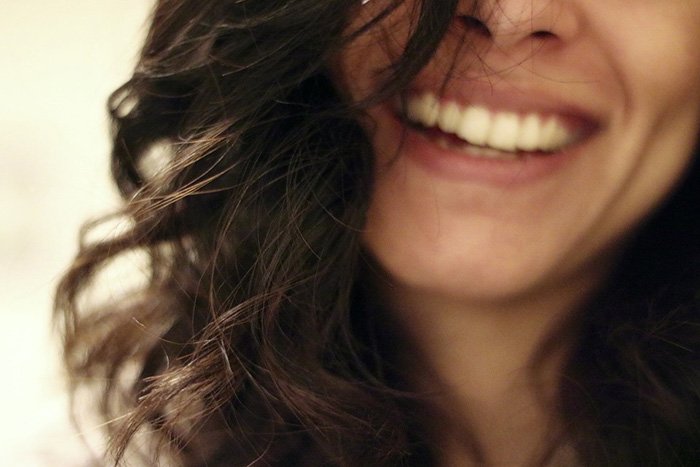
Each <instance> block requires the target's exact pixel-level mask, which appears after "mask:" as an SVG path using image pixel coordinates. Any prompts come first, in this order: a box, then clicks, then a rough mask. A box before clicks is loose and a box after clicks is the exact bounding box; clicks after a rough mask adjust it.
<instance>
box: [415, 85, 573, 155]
mask: <svg viewBox="0 0 700 467" xmlns="http://www.w3.org/2000/svg"><path fill="white" fill-rule="evenodd" d="M406 114H407V117H408V119H409V120H411V121H413V122H415V123H420V124H421V125H423V126H426V127H429V128H432V127H435V126H437V127H439V128H440V129H441V130H442V131H444V132H446V133H451V134H454V135H456V136H458V137H459V138H461V139H463V140H465V141H467V142H468V143H470V144H473V145H476V146H488V147H491V148H494V149H498V150H501V151H513V152H514V151H555V150H558V149H560V148H562V147H564V146H566V145H568V144H571V143H572V142H573V141H574V140H575V138H576V136H575V135H574V133H573V132H572V131H570V130H569V129H568V128H567V127H566V126H565V125H564V124H563V122H562V121H561V120H560V119H559V118H557V117H549V118H544V117H542V116H541V115H538V114H535V113H529V114H524V115H519V114H517V113H514V112H494V111H491V110H489V109H487V108H486V107H482V106H476V105H467V106H461V105H459V104H457V103H456V102H441V101H440V100H439V99H438V98H437V97H436V96H435V95H434V94H432V93H425V94H423V95H416V96H410V97H409V98H408V102H407V107H406Z"/></svg>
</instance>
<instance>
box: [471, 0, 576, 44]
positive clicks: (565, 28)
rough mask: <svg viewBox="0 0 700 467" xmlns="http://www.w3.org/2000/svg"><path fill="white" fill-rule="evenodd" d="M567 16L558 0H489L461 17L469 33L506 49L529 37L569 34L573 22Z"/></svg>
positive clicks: (544, 38)
mask: <svg viewBox="0 0 700 467" xmlns="http://www.w3.org/2000/svg"><path fill="white" fill-rule="evenodd" d="M569 16H571V15H568V14H564V12H563V11H562V8H561V3H560V2H559V1H557V0H492V1H485V2H482V3H481V4H480V7H479V8H478V9H476V10H470V11H469V12H468V13H467V12H465V14H463V15H462V16H461V17H460V19H461V21H462V24H463V25H464V26H465V27H466V28H467V29H468V30H469V31H470V32H471V33H472V34H474V35H476V36H478V37H482V38H488V39H489V41H490V42H492V43H493V44H495V45H497V46H499V48H502V49H509V48H512V47H514V46H516V45H517V44H520V43H522V42H528V41H530V40H538V41H541V40H556V39H563V38H565V37H567V36H570V34H571V32H572V31H573V29H575V24H574V23H575V21H574V18H569Z"/></svg>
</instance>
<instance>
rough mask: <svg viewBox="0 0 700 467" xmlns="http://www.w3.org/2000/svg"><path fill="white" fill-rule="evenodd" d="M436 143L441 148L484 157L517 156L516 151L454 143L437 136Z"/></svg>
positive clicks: (504, 157)
mask: <svg viewBox="0 0 700 467" xmlns="http://www.w3.org/2000/svg"><path fill="white" fill-rule="evenodd" d="M437 145H438V146H439V147H441V148H442V149H449V150H455V149H456V150H458V151H459V152H463V153H465V154H467V155H469V156H472V157H480V158H484V159H507V160H513V159H517V158H518V153H517V152H506V151H501V150H499V149H494V148H489V147H485V146H474V145H473V144H469V143H465V144H459V145H458V144H454V143H452V142H450V141H448V140H447V138H443V137H441V138H438V139H437Z"/></svg>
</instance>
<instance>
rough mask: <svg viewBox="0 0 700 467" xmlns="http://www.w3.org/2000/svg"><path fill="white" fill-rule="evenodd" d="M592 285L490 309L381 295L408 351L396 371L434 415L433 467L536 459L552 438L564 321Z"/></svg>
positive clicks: (419, 295) (402, 293)
mask: <svg viewBox="0 0 700 467" xmlns="http://www.w3.org/2000/svg"><path fill="white" fill-rule="evenodd" d="M595 284H597V281H596V282H592V281H591V282H589V283H571V284H569V285H568V286H567V287H563V288H556V289H549V290H547V291H546V293H539V294H532V295H529V296H527V297H520V298H519V299H517V300H508V301H501V302H491V303H486V302H483V301H482V302H470V301H467V300H450V299H445V298H444V297H441V296H438V295H436V294H431V293H427V292H422V291H415V290H405V289H402V288H401V287H393V288H391V289H390V290H385V291H384V294H383V295H384V297H383V299H384V301H385V302H386V304H387V305H388V307H387V308H388V309H389V310H391V312H392V315H393V317H394V319H396V320H397V322H398V325H399V329H401V330H402V332H403V333H404V334H405V339H406V341H407V343H408V344H409V347H410V349H411V351H409V352H406V354H405V355H404V356H403V358H405V359H406V360H407V361H406V363H407V365H406V366H404V368H410V369H411V376H410V380H411V382H412V384H414V385H415V386H416V387H417V388H418V390H419V391H420V392H422V393H424V394H425V395H426V398H427V400H428V403H429V405H430V406H431V407H430V408H431V409H432V410H434V411H435V412H436V413H438V414H439V417H436V419H439V420H440V426H436V427H435V429H434V430H433V433H434V436H435V439H436V440H439V441H437V444H438V448H439V450H440V452H441V457H442V458H441V460H440V465H446V466H448V465H469V462H473V461H474V457H475V453H476V457H477V460H478V461H479V462H480V465H483V464H484V463H486V464H498V465H526V464H528V462H530V461H532V460H533V458H537V457H539V456H542V455H543V451H542V450H541V448H543V447H545V446H546V445H547V444H548V441H551V439H552V437H553V436H556V432H557V426H558V420H557V410H556V404H557V402H556V391H557V388H558V382H559V376H560V374H561V370H562V367H563V364H564V362H565V360H566V355H567V353H568V351H569V350H570V348H571V345H572V344H573V337H572V335H571V333H565V332H564V330H565V329H566V328H567V327H566V326H565V323H566V322H567V320H568V319H570V318H572V316H573V313H574V311H575V310H576V309H578V308H579V307H580V306H581V305H582V303H583V302H584V301H585V300H586V299H587V297H588V296H589V293H590V291H591V290H592V289H593V288H594V287H593V286H594V285H595ZM569 327H570V326H569ZM555 336H556V339H555ZM552 344H554V345H552ZM409 362H410V363H409ZM416 362H420V364H417V363H416ZM465 433H468V435H463V434H465ZM466 439H468V440H470V441H469V442H465V440H466ZM468 459H471V461H468Z"/></svg>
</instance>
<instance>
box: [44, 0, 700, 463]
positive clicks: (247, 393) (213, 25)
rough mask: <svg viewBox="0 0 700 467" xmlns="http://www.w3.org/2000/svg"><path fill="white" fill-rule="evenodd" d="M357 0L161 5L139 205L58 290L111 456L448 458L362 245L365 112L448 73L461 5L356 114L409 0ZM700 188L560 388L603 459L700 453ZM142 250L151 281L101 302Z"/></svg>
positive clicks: (627, 279) (126, 119)
mask: <svg viewBox="0 0 700 467" xmlns="http://www.w3.org/2000/svg"><path fill="white" fill-rule="evenodd" d="M359 3H360V2H359V0H358V1H347V0H323V1H318V0H199V1H197V2H194V1H189V0H160V1H158V2H157V5H156V8H155V10H154V13H153V17H152V23H151V29H150V32H149V35H148V38H147V40H146V44H145V47H144V48H143V51H142V53H141V57H140V60H139V63H138V65H137V67H136V70H135V72H134V74H133V77H132V78H131V79H130V80H129V81H128V82H127V83H126V84H125V85H123V86H122V87H121V88H120V89H118V90H117V91H116V92H115V93H114V94H113V95H112V97H111V99H110V102H109V109H110V112H111V116H112V119H113V135H114V146H113V153H112V171H113V175H114V179H115V180H116V184H117V186H118V187H119V190H120V192H121V195H122V197H123V199H124V204H123V209H122V210H121V211H120V212H119V213H118V214H116V215H115V216H112V217H110V218H109V219H107V220H103V221H102V222H97V223H93V224H91V225H90V226H88V229H87V230H86V231H85V233H84V236H83V240H82V242H81V248H80V251H79V253H78V255H77V258H76V259H75V261H74V262H73V264H72V266H71V268H70V270H69V271H68V272H67V273H66V275H65V276H64V278H63V280H62V282H61V283H60V285H59V288H58V291H57V298H56V319H57V322H59V324H60V325H61V330H62V333H63V335H64V345H65V361H66V364H67V367H68V370H69V372H70V374H71V375H72V376H73V379H72V383H73V385H74V388H73V389H74V390H77V389H78V388H80V387H83V386H85V387H87V388H89V389H91V390H94V391H97V392H98V393H99V394H100V404H99V408H100V413H101V414H102V416H103V417H104V418H105V420H106V421H107V423H106V425H105V426H106V427H107V429H108V431H109V439H110V449H109V455H108V457H107V459H111V460H110V462H114V463H120V462H121V461H123V460H125V459H126V458H127V456H129V455H131V453H139V452H140V455H141V456H143V461H144V462H145V463H147V464H156V463H158V462H165V461H167V462H172V463H174V464H176V465H187V466H205V465H206V466H217V465H221V466H223V465H226V466H233V465H236V466H247V465H260V466H275V465H278V466H321V465H328V466H331V465H337V466H389V465H406V466H410V465H420V466H426V465H430V464H431V462H432V459H433V457H432V451H433V447H432V444H431V442H430V437H429V435H428V433H427V430H426V429H425V428H424V427H425V425H426V417H428V416H429V415H428V412H427V409H425V407H423V405H422V404H421V401H420V398H419V397H417V396H415V395H412V394H411V391H410V387H408V385H406V384H405V382H404V381H403V378H401V369H400V368H397V365H396V364H395V361H394V358H393V354H394V347H395V346H397V345H399V344H400V341H401V340H400V337H399V336H397V335H395V334H394V333H393V332H392V326H391V325H390V323H389V320H388V318H386V317H385V316H384V315H383V314H382V312H381V310H380V309H379V307H378V305H377V304H376V301H375V300H374V299H373V294H372V287H371V282H372V281H371V277H373V275H372V272H371V271H372V264H371V261H370V260H368V259H367V258H366V256H365V255H364V254H363V251H362V248H361V245H360V242H359V234H360V232H361V230H362V228H363V224H364V214H365V208H366V206H367V203H368V196H369V193H371V188H372V164H373V161H372V157H373V156H372V149H371V145H370V143H369V140H368V137H367V135H366V131H365V130H363V129H362V128H361V127H360V126H359V124H358V119H359V118H360V117H361V116H362V115H363V109H365V108H367V106H369V105H371V103H372V102H377V101H379V100H381V99H384V98H386V97H388V96H391V95H393V94H395V93H397V92H399V91H400V90H401V89H402V88H403V87H404V86H405V85H406V84H407V83H409V82H410V81H411V80H412V78H413V77H414V76H415V74H416V73H417V72H418V71H419V70H420V69H421V68H422V67H423V66H424V65H425V64H426V63H427V61H428V60H429V59H430V57H431V56H432V54H433V53H434V51H435V49H436V47H437V45H438V44H439V43H440V41H441V40H442V37H443V35H444V34H445V32H446V30H447V28H448V26H449V24H450V23H451V22H452V21H453V18H454V15H455V9H456V5H457V3H458V2H457V0H440V2H439V3H438V2H436V1H429V0H424V1H417V2H416V4H415V7H414V8H412V10H411V14H412V15H413V17H414V21H413V22H412V26H411V27H412V33H411V36H410V38H409V41H408V43H407V46H406V47H405V50H404V53H403V55H402V56H401V57H399V58H398V59H397V61H396V62H395V63H393V64H391V66H389V67H387V69H386V70H384V71H385V75H384V78H385V79H384V81H383V83H384V84H383V85H382V86H380V88H379V89H377V90H376V94H375V95H373V96H371V97H370V98H369V99H368V100H367V101H365V102H362V103H347V102H344V100H343V98H342V96H341V95H340V94H339V92H338V91H337V89H336V88H335V86H334V84H333V82H332V80H331V77H330V71H329V63H330V62H331V61H332V58H333V56H334V54H337V53H338V51H340V50H342V48H343V47H344V46H346V45H348V44H349V43H350V42H352V41H353V40H354V39H355V38H357V37H358V36H359V35H361V34H363V33H365V32H367V31H368V30H370V29H372V28H374V27H377V23H378V22H379V21H381V19H382V18H383V17H385V16H387V15H388V14H390V13H391V11H393V10H394V9H395V8H396V7H397V6H398V5H399V4H400V3H401V1H400V0H392V1H388V2H386V3H387V4H388V5H387V7H386V9H385V10H384V11H382V12H380V13H379V15H378V16H377V17H375V18H374V19H372V20H370V21H369V22H368V23H366V24H364V25H362V26H361V27H360V28H359V29H356V30H351V29H349V28H350V19H351V18H352V17H353V16H354V15H355V14H356V13H357V8H359V7H360V5H359ZM699 190H700V176H699V171H698V170H697V168H696V167H692V168H690V169H689V171H688V175H687V178H686V180H685V182H684V183H683V184H682V185H681V187H680V189H679V190H678V191H677V193H676V194H675V195H674V196H673V197H672V199H671V200H669V201H668V202H667V203H666V204H665V205H664V206H663V207H662V209H661V210H660V211H659V212H658V213H657V214H655V215H654V217H653V218H652V219H650V220H649V221H648V222H647V223H646V224H645V225H644V226H643V228H642V229H641V231H640V232H639V233H638V234H637V235H636V236H635V238H634V239H633V240H632V241H631V242H630V245H629V246H628V248H627V249H626V253H625V255H624V257H623V258H622V260H621V261H620V263H619V266H618V268H617V270H616V271H615V273H614V274H613V276H612V278H611V279H610V280H609V281H608V283H607V284H606V285H605V287H604V288H603V290H601V291H600V293H599V294H598V296H597V297H596V298H595V299H594V300H593V301H592V302H591V303H590V305H589V306H588V307H587V308H586V310H585V312H583V313H581V314H580V315H578V316H577V319H576V323H575V326H576V332H577V335H578V340H577V347H576V350H575V351H574V353H573V355H572V356H571V358H570V360H569V361H568V363H567V365H566V373H565V374H566V377H565V378H564V379H563V382H562V384H561V387H560V390H559V395H560V397H559V399H560V410H561V412H562V418H563V419H564V420H565V421H567V422H570V423H568V424H567V426H566V427H565V429H566V432H565V433H564V436H563V437H562V440H563V441H562V442H565V443H566V444H568V445H570V446H573V447H574V448H575V450H576V452H577V455H578V457H579V459H580V460H581V461H582V462H583V463H584V465H596V466H604V465H610V466H630V467H631V466H639V465H658V466H676V465H677V466H681V465H688V466H690V465H700V464H699V463H700V346H699V345H698V344H700V319H699V315H698V310H699V309H700V308H699V305H700V303H699V301H698V300H699V298H700V296H699V293H698V292H699V291H700V289H699V288H698V278H700V221H699V220H698V219H699V218H700V216H697V215H696V214H694V213H695V211H696V210H697V209H698V206H699V203H698V201H699V200H700V198H699V197H698V196H699V195H700V192H699ZM114 218H116V219H119V220H121V224H120V226H121V228H120V229H113V230H112V231H111V232H110V234H109V235H101V236H97V238H94V237H95V235H90V233H91V232H92V231H93V230H94V229H96V228H99V227H100V226H101V225H103V224H104V223H105V222H107V221H108V220H110V219H114ZM129 255H132V257H133V255H135V256H136V257H137V258H139V262H138V263H137V264H136V263H135V262H134V260H133V259H132V260H129V259H127V260H125V259H124V258H127V257H129ZM120 261H121V262H122V263H124V262H125V261H126V263H127V264H131V265H132V266H138V267H135V268H134V269H137V272H138V273H139V274H140V279H139V280H138V281H135V283H134V284H132V286H131V287H130V288H128V289H126V290H123V291H121V292H120V293H119V295H117V296H116V297H115V296H108V297H103V298H102V299H100V298H99V289H100V287H101V284H103V283H104V278H103V275H102V274H101V273H102V271H104V270H109V267H110V265H113V264H115V263H119V262H120ZM141 276H142V277H141ZM368 278H370V279H368ZM95 290H98V293H95ZM572 326H573V324H572ZM76 402H77V399H76ZM78 403H79V402H78Z"/></svg>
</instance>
